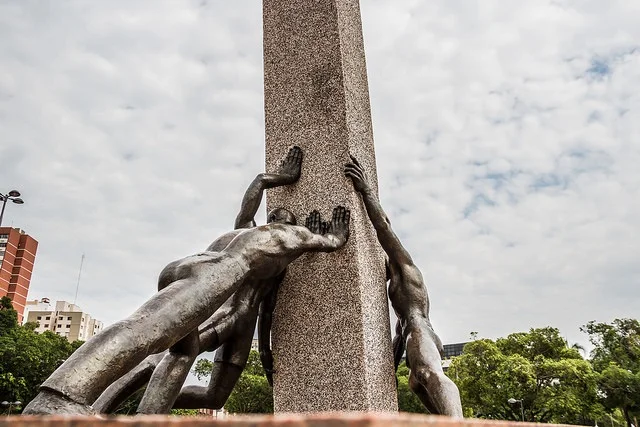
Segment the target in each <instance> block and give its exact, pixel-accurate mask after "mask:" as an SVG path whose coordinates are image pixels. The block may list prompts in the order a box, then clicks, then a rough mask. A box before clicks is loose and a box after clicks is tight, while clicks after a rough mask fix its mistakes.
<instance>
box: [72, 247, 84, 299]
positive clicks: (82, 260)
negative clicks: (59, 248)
mask: <svg viewBox="0 0 640 427" xmlns="http://www.w3.org/2000/svg"><path fill="white" fill-rule="evenodd" d="M83 263H84V254H82V258H80V271H78V284H77V285H76V296H75V298H73V304H74V305H75V303H76V300H77V299H78V289H80V275H81V274H82V264H83Z"/></svg>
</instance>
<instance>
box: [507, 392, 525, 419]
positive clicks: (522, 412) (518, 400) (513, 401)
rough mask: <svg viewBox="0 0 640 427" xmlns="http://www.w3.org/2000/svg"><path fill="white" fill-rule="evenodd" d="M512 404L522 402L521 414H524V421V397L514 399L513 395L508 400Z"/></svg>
mask: <svg viewBox="0 0 640 427" xmlns="http://www.w3.org/2000/svg"><path fill="white" fill-rule="evenodd" d="M507 402H509V403H510V404H512V405H513V404H514V403H520V415H522V422H524V406H523V405H522V399H514V398H513V397H512V398H510V399H509V400H507Z"/></svg>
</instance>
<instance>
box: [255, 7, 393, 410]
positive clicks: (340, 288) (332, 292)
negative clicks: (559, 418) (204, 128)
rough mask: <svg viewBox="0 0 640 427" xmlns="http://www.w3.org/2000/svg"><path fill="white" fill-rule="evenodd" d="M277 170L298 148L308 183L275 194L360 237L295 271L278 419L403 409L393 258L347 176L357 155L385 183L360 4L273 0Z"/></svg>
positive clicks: (271, 131) (307, 259) (278, 318)
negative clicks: (393, 318)
mask: <svg viewBox="0 0 640 427" xmlns="http://www.w3.org/2000/svg"><path fill="white" fill-rule="evenodd" d="M263 8H264V72H265V84H264V86H265V120H266V164H267V167H266V168H267V171H270V172H273V171H275V170H276V168H277V166H278V164H279V162H280V160H281V159H282V158H283V157H284V155H285V154H286V152H287V150H288V149H289V147H291V146H293V145H299V146H300V147H302V149H303V150H304V155H305V157H304V161H303V169H302V177H301V179H300V181H299V182H298V183H297V184H296V185H294V186H291V187H287V188H282V189H276V190H271V191H270V192H269V193H268V195H267V204H268V208H269V209H271V208H274V207H285V208H287V209H289V210H291V211H292V212H293V213H294V214H295V215H296V217H297V218H298V223H299V224H304V219H305V217H306V215H307V214H308V213H309V211H311V210H312V209H318V210H319V211H320V212H321V213H322V215H323V217H324V218H330V214H331V210H332V208H333V207H334V206H336V205H338V204H342V205H345V206H347V207H349V208H350V209H351V211H352V216H351V218H352V226H351V237H350V240H349V242H348V244H347V245H346V247H345V248H343V249H341V250H340V251H338V252H336V253H333V254H307V255H306V256H304V257H302V258H301V259H300V260H298V261H297V262H296V263H294V264H292V265H291V266H290V268H289V272H288V275H287V278H286V280H285V282H284V283H283V286H282V288H281V289H280V293H279V296H278V304H277V307H276V313H275V318H274V327H273V336H272V343H273V349H274V358H275V365H274V367H275V370H276V374H275V375H274V400H275V411H276V412H280V413H281V412H320V411H342V410H344V411H348V410H351V411H396V410H397V401H396V386H395V379H394V372H393V360H392V359H393V357H392V349H391V332H390V328H389V311H388V304H387V295H386V286H385V273H384V259H383V256H382V252H381V250H380V248H379V245H378V243H377V239H376V236H375V232H374V230H373V228H372V227H371V225H370V223H369V221H368V219H367V216H366V212H365V210H364V207H363V205H362V202H361V200H360V198H359V196H358V195H357V194H356V193H355V192H354V190H353V187H352V185H351V183H350V181H348V180H347V179H346V178H345V177H344V175H343V172H342V171H343V168H344V164H345V163H346V162H347V161H348V160H349V153H352V154H353V155H355V156H356V157H357V158H358V159H359V160H360V161H361V163H362V164H363V166H364V167H365V168H366V170H367V171H368V173H369V174H370V177H369V178H370V179H371V181H372V182H373V184H374V185H376V170H375V154H374V147H373V135H372V127H371V112H370V106H369V93H368V92H369V90H368V86H367V73H366V64H365V57H364V46H363V39H362V25H361V21H360V8H359V3H358V0H263Z"/></svg>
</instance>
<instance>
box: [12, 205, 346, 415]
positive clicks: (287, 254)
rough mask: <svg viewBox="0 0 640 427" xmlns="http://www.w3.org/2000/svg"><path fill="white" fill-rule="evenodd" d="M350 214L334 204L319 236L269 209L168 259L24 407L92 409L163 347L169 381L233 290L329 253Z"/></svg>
mask: <svg viewBox="0 0 640 427" xmlns="http://www.w3.org/2000/svg"><path fill="white" fill-rule="evenodd" d="M349 216H350V212H349V210H348V209H346V208H344V207H342V206H338V207H336V208H335V209H334V212H333V218H332V221H331V223H330V224H329V226H328V227H327V228H328V230H327V232H326V234H324V235H322V234H320V232H321V230H322V229H323V228H324V227H321V226H318V227H317V228H316V229H315V231H316V232H317V234H316V232H312V231H311V230H310V229H308V228H306V227H302V226H297V225H295V217H294V215H293V214H292V213H291V212H289V211H287V210H285V209H279V210H277V211H276V212H274V213H273V214H271V215H270V218H269V219H270V221H271V222H270V223H269V224H267V225H263V226H259V227H253V228H250V229H246V230H235V231H232V232H230V233H227V234H225V235H223V236H222V237H220V238H219V239H218V240H216V242H217V243H216V242H214V243H213V245H220V246H224V249H222V250H220V251H215V252H214V251H205V252H202V253H199V254H196V255H192V256H189V257H187V258H184V259H181V260H178V261H175V262H172V263H170V264H169V265H168V266H167V267H165V269H164V270H163V271H162V273H161V275H160V282H163V283H166V286H164V288H163V289H162V290H161V291H160V292H158V293H157V294H155V295H154V296H152V297H151V298H150V299H149V300H148V301H147V302H146V303H144V304H143V305H142V306H141V307H140V308H139V309H138V310H137V311H136V312H134V313H133V314H132V315H131V316H129V317H128V318H126V319H124V320H122V321H120V322H117V323H115V324H114V325H112V326H110V327H108V328H106V329H105V330H104V331H103V332H102V333H100V334H98V335H97V336H95V337H94V338H93V339H91V340H90V341H88V342H86V343H85V344H84V345H82V346H81V347H80V348H79V349H78V350H76V352H75V353H74V354H73V355H71V356H70V357H69V358H68V359H67V360H66V361H65V362H64V363H63V364H62V365H61V366H60V367H59V368H58V369H57V370H56V371H55V372H54V373H53V374H52V375H51V376H50V377H49V378H48V379H47V380H46V381H45V382H44V383H43V384H42V386H41V390H40V393H39V394H38V395H37V396H36V398H35V399H33V400H32V401H31V402H30V403H29V404H28V405H27V407H26V408H25V410H24V412H23V413H25V414H48V413H66V414H93V413H95V412H94V411H93V409H92V408H91V406H90V405H91V404H92V403H93V402H95V400H96V399H97V398H98V396H100V394H101V393H102V392H103V391H104V390H105V388H106V387H108V386H109V385H110V384H111V383H113V382H114V381H115V380H117V379H118V378H120V377H122V376H123V375H124V374H126V373H127V372H128V371H129V370H131V369H132V368H134V367H135V366H136V365H138V364H139V363H140V362H142V361H143V360H144V359H145V358H146V357H147V356H149V355H151V354H155V353H159V352H161V351H163V350H166V349H168V348H172V350H173V352H174V355H172V356H171V357H169V358H166V356H165V357H164V358H163V360H162V362H161V363H160V364H159V365H158V367H156V370H158V368H161V367H162V366H163V365H164V367H162V369H163V370H166V371H165V372H167V374H169V373H171V375H174V374H173V373H174V372H175V373H176V374H175V375H176V376H175V378H172V379H171V381H173V380H174V379H175V380H176V381H175V383H178V382H179V381H177V379H178V377H179V376H180V375H182V373H183V372H184V370H185V368H184V366H186V365H187V362H188V361H189V360H192V359H193V358H194V357H195V356H194V353H196V352H197V351H199V344H198V347H196V344H195V343H198V341H199V333H198V326H199V325H201V324H202V323H203V322H204V321H205V320H207V319H208V318H209V317H210V316H212V315H213V313H215V312H216V311H217V310H218V309H219V308H220V307H221V306H222V305H223V304H224V303H225V301H227V300H228V299H229V298H230V297H231V296H232V295H233V294H234V293H235V292H237V291H238V290H240V289H242V288H245V287H246V286H254V287H256V288H258V287H260V286H264V285H265V283H269V282H268V281H269V280H270V279H274V278H276V277H279V276H280V275H281V274H282V272H283V271H284V270H285V269H286V267H287V265H288V264H289V263H291V262H292V261H294V260H295V259H297V258H298V257H300V256H301V255H302V254H303V253H305V252H332V251H335V250H337V249H339V248H340V247H342V246H343V245H344V244H345V243H346V241H347V239H348V237H349V220H350V218H349ZM318 222H319V220H316V223H318ZM307 223H309V221H308V222H307ZM223 242H226V243H223ZM178 343H179V344H178ZM169 354H171V352H170V353H169ZM165 360H167V362H166V363H163V362H165ZM172 368H175V369H172ZM188 369H189V368H186V370H187V371H188ZM163 375H164V374H163ZM165 378H166V377H165ZM150 385H152V384H150ZM158 396H159V397H158V399H157V400H155V398H154V399H152V400H151V402H150V405H149V407H152V406H154V405H156V403H155V402H156V401H161V402H162V404H163V405H164V404H166V402H168V401H169V400H170V393H168V392H167V393H166V394H164V395H162V394H159V395H158ZM171 403H173V402H171ZM169 407H171V405H169Z"/></svg>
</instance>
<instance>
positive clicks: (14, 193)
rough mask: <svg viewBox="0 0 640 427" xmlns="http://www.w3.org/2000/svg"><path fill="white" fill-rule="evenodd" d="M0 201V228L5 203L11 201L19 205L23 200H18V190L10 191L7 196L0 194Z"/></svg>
mask: <svg viewBox="0 0 640 427" xmlns="http://www.w3.org/2000/svg"><path fill="white" fill-rule="evenodd" d="M0 200H2V211H1V212H0V226H2V217H3V216H4V208H5V207H6V206H7V202H8V201H9V200H11V201H12V202H13V203H16V204H18V205H21V204H23V203H24V200H22V199H21V198H20V192H19V191H18V190H11V191H9V193H8V194H2V193H0Z"/></svg>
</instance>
